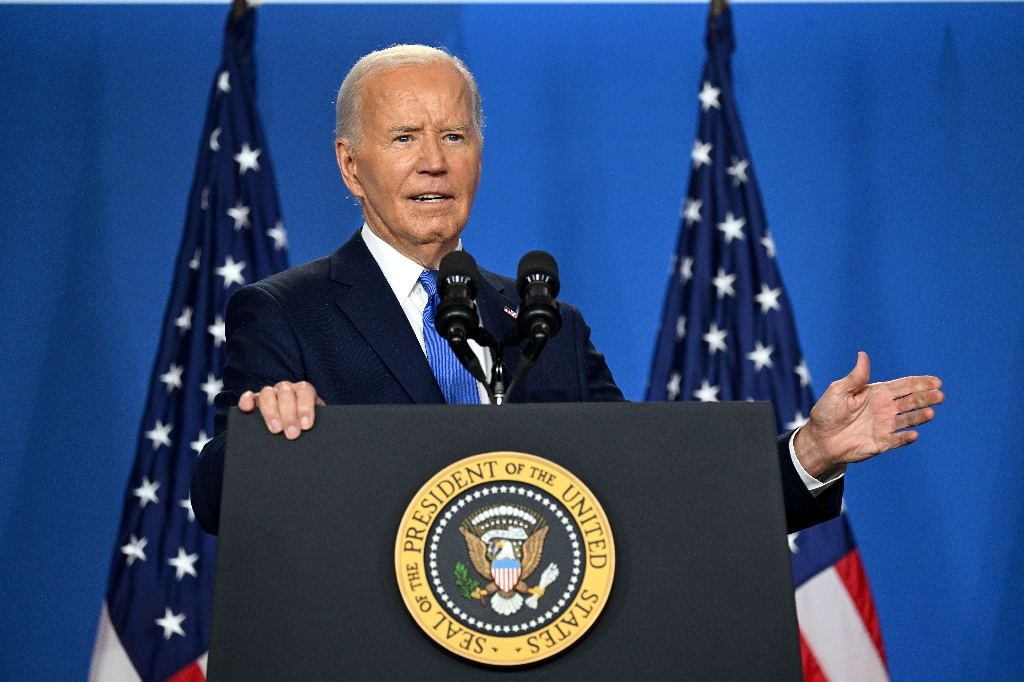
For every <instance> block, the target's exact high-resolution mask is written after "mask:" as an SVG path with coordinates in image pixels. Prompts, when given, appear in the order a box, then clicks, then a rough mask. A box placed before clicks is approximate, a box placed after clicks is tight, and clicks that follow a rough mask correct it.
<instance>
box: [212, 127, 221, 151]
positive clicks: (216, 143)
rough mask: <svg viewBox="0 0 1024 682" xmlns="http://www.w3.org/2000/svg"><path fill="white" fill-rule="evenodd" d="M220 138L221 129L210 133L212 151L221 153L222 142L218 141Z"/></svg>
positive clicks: (215, 129)
mask: <svg viewBox="0 0 1024 682" xmlns="http://www.w3.org/2000/svg"><path fill="white" fill-rule="evenodd" d="M219 137H220V128H214V129H213V132H212V133H210V149H212V150H213V151H215V152H219V151H220V140H218V139H217V138H219Z"/></svg>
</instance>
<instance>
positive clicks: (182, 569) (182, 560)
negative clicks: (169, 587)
mask: <svg viewBox="0 0 1024 682" xmlns="http://www.w3.org/2000/svg"><path fill="white" fill-rule="evenodd" d="M198 560H199V555H198V554H186V553H185V548H184V547H179V548H178V556H176V557H172V558H170V559H168V560H167V563H168V564H170V565H171V566H174V568H175V569H176V574H175V577H176V578H177V579H178V580H181V579H182V578H184V577H185V574H186V573H187V574H188V575H190V576H192V577H193V578H198V577H199V574H198V573H196V561H198Z"/></svg>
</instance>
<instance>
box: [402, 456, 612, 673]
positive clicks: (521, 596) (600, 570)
mask: <svg viewBox="0 0 1024 682" xmlns="http://www.w3.org/2000/svg"><path fill="white" fill-rule="evenodd" d="M395 571H396V572H397V574H398V585H399V588H400V590H401V593H402V598H403V600H404V601H405V605H406V607H407V608H408V609H409V613H411V614H412V617H413V619H414V620H415V621H416V623H417V624H418V625H419V626H420V627H421V628H422V629H423V631H424V632H425V633H427V635H428V636H429V637H430V638H431V639H433V640H434V641H435V642H437V643H438V644H440V645H441V646H443V647H444V648H446V649H448V650H449V651H451V652H453V653H456V654H458V655H459V656H462V657H464V658H468V659H471V660H473V661H477V662H479V663H488V664H491V665H503V666H507V665H521V664H524V663H533V662H536V661H540V660H542V659H544V658H547V657H548V656H552V655H554V654H556V653H558V652H560V651H562V650H564V649H565V648H567V647H569V646H571V645H572V644H573V643H574V642H576V641H577V640H579V638H580V637H581V636H582V635H583V633H585V632H586V631H587V630H588V629H589V628H590V627H591V626H592V625H593V624H594V622H595V621H596V620H597V618H598V616H599V615H600V613H601V610H602V609H603V608H604V605H605V603H606V602H607V601H608V594H609V592H610V590H611V587H612V578H613V577H614V575H615V546H614V543H613V542H612V532H611V528H609V526H608V519H607V518H605V515H604V511H603V510H602V509H601V505H599V504H598V502H597V500H596V499H595V498H594V495H593V494H592V493H591V492H590V490H588V489H587V487H586V486H585V485H583V483H582V482H581V481H580V480H579V479H577V478H576V477H575V476H573V475H572V474H571V473H569V472H568V471H566V470H565V469H563V468H562V467H560V466H558V465H557V464H555V463H554V462H550V461H548V460H546V459H542V458H540V457H535V456H534V455H527V454H523V453H519V452H491V453H487V454H483V455H476V456H474V457H468V458H466V459H464V460H462V461H460V462H456V463H455V464H452V465H451V466H449V467H447V468H446V469H444V471H441V472H440V473H438V474H437V475H436V476H434V477H433V478H432V479H431V480H430V481H428V482H427V484H426V485H424V486H423V487H422V488H421V489H420V491H419V492H418V493H417V494H416V497H414V498H413V500H412V502H411V503H410V504H409V507H408V509H406V511H405V515H404V516H403V517H402V524H401V526H400V527H399V530H398V539H397V541H396V543H395Z"/></svg>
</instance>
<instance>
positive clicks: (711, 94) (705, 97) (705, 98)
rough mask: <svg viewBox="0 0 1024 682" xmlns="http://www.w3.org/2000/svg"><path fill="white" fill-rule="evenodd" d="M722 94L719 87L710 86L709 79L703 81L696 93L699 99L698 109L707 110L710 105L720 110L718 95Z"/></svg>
mask: <svg viewBox="0 0 1024 682" xmlns="http://www.w3.org/2000/svg"><path fill="white" fill-rule="evenodd" d="M720 94H722V89H721V88H714V87H712V86H711V83H710V81H704V87H703V88H701V91H700V94H698V95H697V99H699V100H700V110H701V111H707V110H708V109H710V108H711V107H714V108H715V109H718V110H721V109H722V105H721V104H719V103H718V96H719V95H720Z"/></svg>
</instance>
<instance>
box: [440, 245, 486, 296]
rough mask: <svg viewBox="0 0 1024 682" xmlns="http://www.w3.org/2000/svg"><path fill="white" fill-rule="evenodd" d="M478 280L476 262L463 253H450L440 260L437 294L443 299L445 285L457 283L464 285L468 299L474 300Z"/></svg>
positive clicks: (478, 274)
mask: <svg viewBox="0 0 1024 682" xmlns="http://www.w3.org/2000/svg"><path fill="white" fill-rule="evenodd" d="M479 278H480V273H479V271H478V270H477V267H476V260H475V259H474V258H473V257H472V256H470V255H469V254H468V253H466V252H465V251H452V252H451V253H449V254H448V255H447V256H445V257H444V258H442V259H441V268H440V270H439V271H438V273H437V288H438V293H439V294H441V297H442V298H443V297H444V289H445V288H446V285H447V284H448V283H449V282H453V281H457V282H460V283H463V284H465V285H466V287H467V288H468V289H469V297H470V298H476V291H477V289H476V282H477V280H478V279H479Z"/></svg>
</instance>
